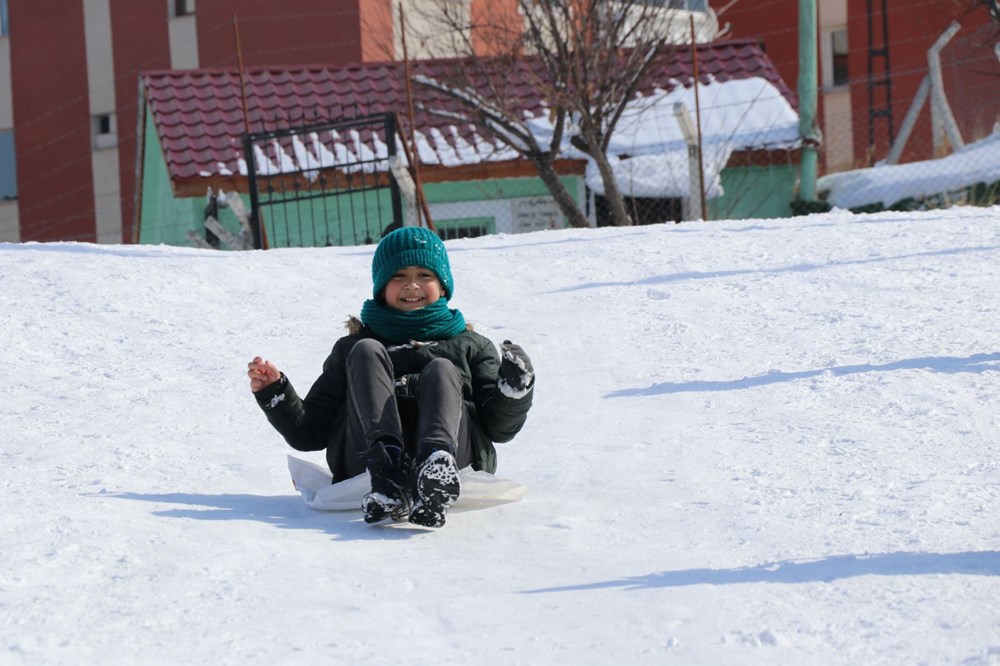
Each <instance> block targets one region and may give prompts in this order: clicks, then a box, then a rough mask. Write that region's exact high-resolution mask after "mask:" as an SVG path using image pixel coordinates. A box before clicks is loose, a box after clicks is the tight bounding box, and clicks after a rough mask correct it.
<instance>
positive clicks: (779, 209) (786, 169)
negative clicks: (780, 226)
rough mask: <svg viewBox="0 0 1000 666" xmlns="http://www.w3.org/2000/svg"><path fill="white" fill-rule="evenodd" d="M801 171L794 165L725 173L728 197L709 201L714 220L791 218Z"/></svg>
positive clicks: (736, 169)
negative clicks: (796, 185) (792, 203)
mask: <svg viewBox="0 0 1000 666" xmlns="http://www.w3.org/2000/svg"><path fill="white" fill-rule="evenodd" d="M797 179H798V171H797V170H796V168H795V166H794V165H785V164H782V165H775V166H766V167H731V168H726V169H723V171H722V187H723V190H724V191H725V194H724V195H723V196H721V197H719V198H718V199H710V200H709V201H708V210H709V218H710V219H712V220H745V219H750V218H774V217H791V216H792V209H791V205H790V204H791V202H792V201H793V200H794V199H795V184H796V181H797Z"/></svg>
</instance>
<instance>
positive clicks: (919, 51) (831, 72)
mask: <svg viewBox="0 0 1000 666" xmlns="http://www.w3.org/2000/svg"><path fill="white" fill-rule="evenodd" d="M816 2H817V14H818V25H817V40H818V41H817V45H818V49H817V50H818V55H819V60H820V61H819V63H818V67H819V69H818V72H819V86H820V91H819V102H820V115H819V121H820V124H821V130H822V132H823V144H822V149H821V153H820V154H821V169H822V170H823V171H824V172H826V173H830V172H836V171H842V170H847V169H853V168H861V167H867V166H872V165H874V164H876V163H877V162H879V161H880V160H884V159H885V158H886V157H887V155H888V154H889V151H890V149H891V147H892V144H893V141H894V140H896V139H897V138H898V137H899V135H900V131H901V129H902V126H903V122H904V120H905V118H906V115H907V113H908V112H909V111H910V109H911V107H913V106H914V101H915V100H917V101H919V97H918V92H919V90H920V87H921V83H922V82H923V81H924V79H925V78H926V77H927V76H928V73H929V66H928V50H929V49H930V48H931V47H932V46H933V45H934V43H935V42H936V41H937V40H938V39H939V38H941V37H942V35H943V34H945V31H946V30H947V29H948V28H949V26H950V25H952V23H955V24H957V31H956V32H955V33H954V35H953V36H952V37H951V39H950V40H949V41H947V44H946V45H945V46H944V48H943V49H942V50H941V53H940V61H941V79H942V82H943V84H944V91H945V97H946V99H947V101H948V103H949V106H950V111H951V113H952V114H953V115H954V118H955V121H956V124H957V127H958V128H959V131H960V134H961V136H962V137H963V140H964V142H965V143H969V142H972V141H976V140H979V139H982V138H984V137H986V136H988V135H989V134H990V133H992V132H993V128H994V125H995V124H996V123H997V122H1000V92H998V91H1000V62H998V55H997V52H996V51H995V50H994V48H995V45H996V44H997V36H998V33H1000V25H998V24H997V23H996V22H994V20H993V19H992V18H991V14H990V11H989V9H988V7H987V6H986V5H985V4H983V3H977V2H974V0H816ZM798 8H799V0H775V1H774V2H769V3H768V10H767V11H762V9H761V7H760V6H759V3H756V2H740V3H736V4H735V5H733V6H732V7H731V8H729V10H727V11H726V12H724V13H723V15H722V16H721V17H720V19H719V20H720V23H722V24H723V25H726V26H728V34H729V36H732V37H753V38H756V39H758V40H759V42H760V43H761V45H762V46H763V48H764V50H765V51H766V52H767V54H768V56H769V57H770V58H771V60H772V61H773V62H774V64H775V66H776V67H777V69H778V71H779V73H780V74H781V76H782V78H784V79H785V80H786V81H788V82H789V84H791V85H795V83H794V82H796V81H797V80H798V73H799V62H798V44H799V38H798V31H799V11H798ZM918 108H920V112H919V114H918V115H916V123H915V125H914V126H913V130H912V133H911V135H910V139H909V140H908V141H907V142H906V144H905V148H904V149H903V150H902V154H901V158H900V161H902V162H910V161H915V160H925V159H931V158H934V157H941V156H943V155H945V154H948V153H949V152H950V151H951V150H952V148H953V146H950V145H948V143H947V141H945V140H943V139H942V136H941V128H940V127H938V128H937V129H935V128H934V127H932V118H931V111H930V104H929V103H926V102H925V103H924V104H923V105H918Z"/></svg>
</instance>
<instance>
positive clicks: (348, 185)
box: [243, 113, 403, 249]
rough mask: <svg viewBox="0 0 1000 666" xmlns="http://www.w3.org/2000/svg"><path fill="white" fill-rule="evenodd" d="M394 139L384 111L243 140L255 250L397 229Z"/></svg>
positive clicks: (361, 238) (359, 238) (367, 238)
mask: <svg viewBox="0 0 1000 666" xmlns="http://www.w3.org/2000/svg"><path fill="white" fill-rule="evenodd" d="M396 135H397V127H396V118H395V116H394V114H391V113H386V114H376V115H371V116H365V117H361V118H353V119H350V120H342V121H338V122H332V123H324V124H321V125H311V126H306V127H298V128H291V129H282V130H276V131H272V132H261V133H259V134H248V135H246V136H245V137H244V145H243V148H244V155H245V159H246V163H247V179H248V182H249V187H250V227H251V230H252V232H253V241H254V246H255V247H257V248H258V249H259V248H265V247H272V248H273V247H320V246H327V245H361V244H365V243H375V242H378V240H379V239H380V238H381V237H382V235H383V233H384V232H385V231H386V230H387V229H391V228H394V227H395V226H398V225H400V224H402V220H403V202H402V199H401V195H400V188H399V185H398V183H397V182H396V180H395V178H393V176H392V173H391V170H390V168H389V167H390V164H392V160H393V159H394V158H395V156H396V146H397V142H396Z"/></svg>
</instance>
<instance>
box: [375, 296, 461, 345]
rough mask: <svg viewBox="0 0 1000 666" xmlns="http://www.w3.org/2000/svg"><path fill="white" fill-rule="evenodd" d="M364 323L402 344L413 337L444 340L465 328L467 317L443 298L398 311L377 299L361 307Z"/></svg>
mask: <svg viewBox="0 0 1000 666" xmlns="http://www.w3.org/2000/svg"><path fill="white" fill-rule="evenodd" d="M361 323H363V324H364V325H365V326H367V327H368V328H370V329H371V330H372V331H374V332H375V335H377V336H378V337H379V338H381V339H382V340H384V341H385V342H389V343H393V344H399V343H402V342H409V341H410V340H418V341H425V340H444V339H445V338H450V337H453V336H456V335H458V334H459V333H461V332H462V331H464V330H465V317H463V316H462V313H461V312H460V311H458V310H451V309H449V308H448V301H447V300H445V299H443V298H439V299H438V300H436V301H434V302H433V303H431V304H430V305H428V306H427V307H424V308H420V309H419V310H410V311H404V310H397V309H395V308H391V307H389V306H388V305H382V304H379V303H377V302H375V301H374V300H371V299H369V300H367V301H365V304H364V305H363V306H361Z"/></svg>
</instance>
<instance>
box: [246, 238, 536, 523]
mask: <svg viewBox="0 0 1000 666" xmlns="http://www.w3.org/2000/svg"><path fill="white" fill-rule="evenodd" d="M372 282H373V289H372V298H371V299H370V300H368V301H365V303H364V305H363V306H362V309H361V319H360V321H359V320H358V319H356V318H354V317H352V318H350V319H349V320H348V332H349V335H346V336H344V337H342V338H340V339H339V340H338V341H337V342H336V344H334V346H333V351H332V352H331V353H330V355H329V356H328V357H327V359H326V361H325V362H324V363H323V373H322V374H321V375H320V376H319V378H318V379H317V380H316V382H315V383H314V384H313V385H312V388H311V389H310V390H309V393H308V394H307V395H306V397H305V399H304V400H303V399H301V398H300V397H299V396H298V394H297V393H296V392H295V389H293V388H292V385H291V383H290V382H289V381H288V378H287V377H286V376H285V375H284V373H282V372H280V371H279V370H278V369H277V368H276V367H275V366H274V364H272V363H271V362H270V361H266V360H264V359H262V358H261V357H259V356H258V357H256V358H254V359H253V361H251V362H250V364H249V370H248V372H247V375H248V376H249V377H250V388H251V390H252V391H253V393H254V397H255V398H256V400H257V404H258V405H260V407H261V409H263V410H264V414H265V415H266V416H267V420H268V421H270V423H271V425H273V426H274V427H275V429H277V431H278V432H279V433H281V435H282V436H283V437H284V438H285V440H286V441H287V442H288V444H289V445H290V446H291V447H292V448H294V449H297V450H299V451H319V450H322V449H326V459H327V464H328V465H329V466H330V470H331V471H332V472H333V481H334V482H335V483H336V482H337V481H342V480H344V479H347V478H350V477H353V476H356V475H358V474H362V473H364V472H365V470H366V469H367V471H368V472H369V473H370V475H371V492H370V493H368V494H367V495H365V497H364V500H363V501H362V510H363V511H364V518H365V521H366V522H369V523H376V522H379V521H381V520H383V519H385V518H392V519H397V520H402V519H409V521H410V522H411V523H415V524H417V525H423V526H426V527H440V526H442V525H444V523H445V517H446V515H447V512H448V507H449V506H450V505H451V504H452V503H453V502H454V501H455V500H456V499H457V498H458V496H459V492H460V487H459V474H458V471H459V470H460V469H462V468H464V467H466V466H467V465H471V466H472V467H473V468H474V469H477V470H483V471H486V472H490V473H493V472H494V471H495V470H496V450H495V448H494V447H493V443H494V442H507V441H509V440H511V439H512V438H513V437H514V435H516V434H517V432H518V431H519V430H520V429H521V427H522V426H523V425H524V422H525V419H526V418H527V415H528V409H529V408H530V407H531V400H532V395H533V392H534V391H533V389H534V369H533V368H532V365H531V361H530V360H529V359H528V356H527V354H525V353H524V350H522V349H521V347H519V346H518V345H515V344H511V343H510V342H509V341H505V342H504V343H503V344H502V345H501V347H500V354H498V353H497V350H496V347H495V346H494V345H493V343H492V342H491V341H490V340H489V339H487V338H485V337H484V336H482V335H480V334H478V333H476V332H474V331H473V330H472V328H471V327H470V326H468V325H467V324H466V323H465V319H464V317H463V316H462V313H461V312H460V311H458V310H455V309H450V308H449V307H448V301H449V299H450V298H451V297H452V296H453V295H454V293H455V284H454V281H453V279H452V275H451V268H450V265H449V262H448V254H447V251H446V250H445V246H444V243H442V242H441V240H440V239H439V238H438V237H437V235H436V234H435V233H434V232H432V231H430V230H428V229H424V228H421V227H403V228H401V229H397V230H396V231H393V232H392V233H390V234H388V235H387V236H385V237H384V238H383V239H382V241H381V242H380V243H379V245H378V247H377V248H376V250H375V255H374V257H373V258H372Z"/></svg>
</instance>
